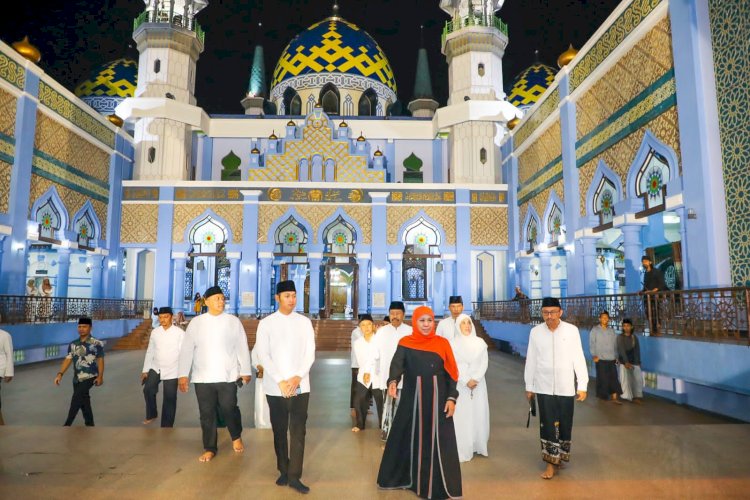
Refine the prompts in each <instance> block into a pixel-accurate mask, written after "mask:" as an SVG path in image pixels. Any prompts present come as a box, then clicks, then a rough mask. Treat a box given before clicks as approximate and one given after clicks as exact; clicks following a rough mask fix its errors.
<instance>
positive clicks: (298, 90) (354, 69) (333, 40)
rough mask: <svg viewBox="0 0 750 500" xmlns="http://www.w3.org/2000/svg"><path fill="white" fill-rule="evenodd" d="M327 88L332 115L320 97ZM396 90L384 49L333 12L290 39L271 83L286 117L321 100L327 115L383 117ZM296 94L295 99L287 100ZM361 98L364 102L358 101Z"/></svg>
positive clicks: (393, 99) (303, 110)
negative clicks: (331, 94)
mask: <svg viewBox="0 0 750 500" xmlns="http://www.w3.org/2000/svg"><path fill="white" fill-rule="evenodd" d="M328 90H331V91H333V92H334V94H335V96H336V100H337V101H338V109H339V112H338V113H331V104H330V103H331V101H329V102H326V100H325V99H324V97H325V94H326V92H327V91H328ZM396 91H397V88H396V79H395V77H394V75H393V69H392V68H391V64H390V62H388V58H387V57H386V55H385V54H384V53H383V50H382V49H381V48H380V47H379V46H378V44H377V42H376V41H375V40H374V39H373V38H372V37H371V36H370V35H369V34H367V32H365V31H364V30H362V29H361V28H360V27H358V26H357V25H355V24H353V23H350V22H348V21H346V20H344V19H343V18H341V17H339V16H338V15H337V11H334V15H333V16H331V17H329V18H327V19H324V20H323V21H320V22H318V23H316V24H313V25H312V26H310V27H309V28H307V29H306V30H305V31H303V32H302V33H300V34H299V35H297V36H296V37H295V38H294V39H293V40H292V41H291V42H289V45H287V47H286V48H285V49H284V51H283V52H282V54H281V57H280V58H279V61H278V63H277V64H276V69H275V70H274V72H273V79H272V81H271V100H272V101H273V102H275V103H277V107H278V109H279V110H280V114H288V115H295V114H306V112H309V110H310V109H312V107H314V105H315V104H317V103H320V104H321V105H322V107H323V109H324V111H326V112H327V113H328V114H339V115H344V116H346V115H362V114H369V115H376V114H378V115H381V116H382V115H384V114H385V112H386V110H387V109H388V106H390V105H391V104H393V103H394V102H395V101H396ZM295 96H297V97H298V102H297V103H296V104H292V103H291V100H292V99H293V98H294V97H295ZM363 96H364V98H366V99H369V101H368V102H364V103H361V102H360V99H362V98H363ZM360 104H364V107H360ZM292 109H295V110H299V111H300V112H299V113H298V112H291V111H290V110H292ZM363 110H364V111H363Z"/></svg>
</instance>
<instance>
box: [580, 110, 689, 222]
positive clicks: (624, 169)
mask: <svg viewBox="0 0 750 500" xmlns="http://www.w3.org/2000/svg"><path fill="white" fill-rule="evenodd" d="M646 130H649V131H650V132H651V133H652V134H653V135H654V137H656V138H657V139H658V140H659V141H660V142H662V143H664V144H666V145H667V146H669V147H670V148H672V149H673V150H674V152H675V153H676V154H677V162H678V163H679V164H680V165H682V156H681V153H680V129H679V125H678V123H677V108H676V107H674V106H673V107H672V108H670V109H668V110H667V111H665V112H664V113H662V114H660V115H659V116H657V117H656V118H654V119H653V120H651V121H650V122H648V123H646V124H645V125H644V126H643V127H641V128H639V129H638V130H636V131H635V132H633V133H632V134H630V135H628V136H627V137H625V138H623V139H622V140H620V141H618V142H616V143H615V144H613V145H612V146H610V147H609V148H607V149H606V150H604V151H603V152H602V153H601V154H600V155H598V156H597V157H596V158H593V159H591V160H589V161H588V162H586V163H585V164H584V165H583V166H581V167H580V168H579V169H578V175H579V177H578V182H579V188H580V193H581V196H580V208H581V215H583V216H585V215H586V193H587V192H588V190H589V187H590V186H591V183H592V182H593V181H594V173H595V172H596V167H597V165H598V163H599V160H600V159H601V160H603V161H604V163H606V164H607V166H608V167H609V168H611V169H612V170H613V171H614V172H615V173H616V174H617V175H618V176H620V180H621V182H622V183H625V182H626V181H627V177H628V170H629V169H630V164H631V163H632V162H633V160H635V155H636V153H637V152H638V148H640V147H641V143H642V142H643V136H644V135H645V133H646ZM624 187H625V186H623V188H624ZM625 193H627V191H625Z"/></svg>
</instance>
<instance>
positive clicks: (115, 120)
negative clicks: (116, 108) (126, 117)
mask: <svg viewBox="0 0 750 500" xmlns="http://www.w3.org/2000/svg"><path fill="white" fill-rule="evenodd" d="M107 120H109V121H110V122H111V123H112V125H114V126H115V127H120V128H122V124H123V123H125V122H124V121H123V120H122V118H120V117H119V116H117V115H116V114H114V113H113V114H111V115H107Z"/></svg>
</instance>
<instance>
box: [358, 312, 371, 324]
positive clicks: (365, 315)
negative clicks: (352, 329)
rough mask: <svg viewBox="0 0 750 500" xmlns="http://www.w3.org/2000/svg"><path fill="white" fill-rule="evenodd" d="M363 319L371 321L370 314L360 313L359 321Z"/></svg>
mask: <svg viewBox="0 0 750 500" xmlns="http://www.w3.org/2000/svg"><path fill="white" fill-rule="evenodd" d="M363 321H372V315H371V314H360V315H359V322H360V323H362V322H363Z"/></svg>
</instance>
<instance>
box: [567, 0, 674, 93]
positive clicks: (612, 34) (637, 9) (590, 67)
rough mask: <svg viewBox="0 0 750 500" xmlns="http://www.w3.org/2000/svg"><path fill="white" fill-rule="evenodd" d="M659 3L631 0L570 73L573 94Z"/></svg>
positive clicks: (654, 0) (650, 0)
mask: <svg viewBox="0 0 750 500" xmlns="http://www.w3.org/2000/svg"><path fill="white" fill-rule="evenodd" d="M660 3H661V0H633V1H632V2H630V5H628V6H627V8H625V10H624V11H623V12H622V14H620V16H619V17H618V18H617V19H616V20H615V21H614V23H612V25H610V27H609V28H607V30H606V31H605V32H604V34H602V36H600V37H599V39H598V40H597V41H596V42H595V43H594V46H593V47H591V49H589V51H588V52H586V54H584V55H583V57H582V58H581V60H580V61H578V62H577V63H576V65H575V66H574V67H573V68H572V69H571V72H570V91H571V92H573V91H574V90H575V89H576V88H578V86H579V85H581V83H582V82H583V81H584V80H585V79H586V77H587V76H589V75H590V74H591V73H592V72H593V71H594V70H595V69H596V68H597V67H598V66H599V65H600V64H601V63H602V62H603V61H604V60H605V59H606V58H607V56H609V55H610V54H611V53H612V52H613V51H614V50H615V49H616V48H617V46H618V45H620V44H621V43H622V41H623V40H625V38H627V36H628V35H629V34H630V33H631V32H632V31H633V30H634V29H635V28H637V27H638V25H639V24H641V22H642V21H643V20H644V19H646V17H647V16H648V15H649V14H650V13H651V12H652V11H653V10H654V9H655V8H656V7H657V6H658V5H659V4H660Z"/></svg>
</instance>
